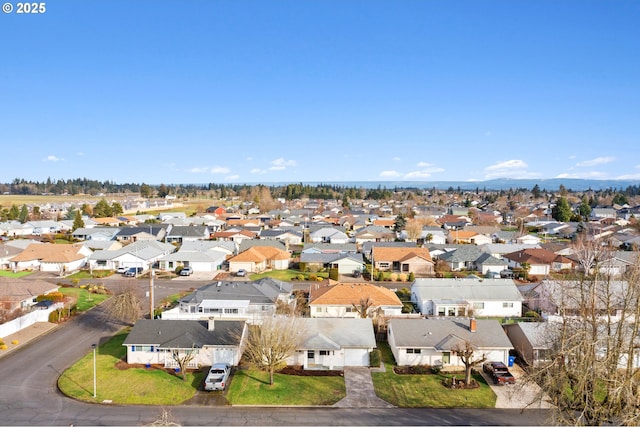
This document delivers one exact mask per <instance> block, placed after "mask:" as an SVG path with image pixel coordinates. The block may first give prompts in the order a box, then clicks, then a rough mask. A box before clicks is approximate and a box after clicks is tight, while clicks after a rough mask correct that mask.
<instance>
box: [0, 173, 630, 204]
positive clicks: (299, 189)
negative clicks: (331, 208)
mask: <svg viewBox="0 0 640 427" xmlns="http://www.w3.org/2000/svg"><path fill="white" fill-rule="evenodd" d="M265 189H266V190H268V191H269V194H270V195H271V197H273V198H283V199H285V200H294V199H300V198H305V197H306V198H310V199H321V200H327V199H342V200H343V201H346V200H353V199H372V200H389V199H392V198H394V197H397V195H398V194H403V195H404V196H405V198H411V197H412V196H413V195H415V194H431V195H440V194H458V195H460V196H462V195H464V194H473V193H475V194H476V195H480V194H482V195H485V197H487V201H488V202H489V203H491V202H493V201H495V199H497V198H498V197H505V196H506V197H507V198H510V197H511V196H513V195H516V194H523V193H530V194H531V195H532V197H533V198H534V199H540V198H543V197H547V198H551V197H554V196H555V195H556V194H558V193H559V194H560V195H561V196H563V197H566V196H567V195H569V194H574V195H576V194H588V195H590V198H591V200H600V199H608V198H610V197H612V196H613V197H614V200H617V201H614V202H613V203H620V202H621V203H620V204H624V203H626V202H627V201H628V200H629V198H631V197H635V196H639V195H640V185H629V186H627V187H626V188H624V189H622V188H620V189H616V188H607V189H603V190H591V189H589V190H586V191H573V190H571V189H570V188H565V187H564V186H563V185H560V188H559V189H558V190H548V189H545V188H540V186H539V185H538V184H536V185H534V186H533V188H531V189H528V188H524V187H516V188H509V189H508V190H506V189H500V190H496V189H487V188H486V187H483V188H480V187H479V186H478V187H476V189H475V191H474V190H463V189H461V188H460V187H459V186H458V187H456V188H454V187H452V186H449V187H448V188H446V189H445V188H437V187H435V186H434V187H431V188H417V187H411V186H407V187H401V186H397V185H396V186H394V187H392V188H387V187H386V186H383V185H380V184H379V185H378V186H377V187H373V188H365V187H362V186H360V187H357V186H348V185H337V184H322V183H320V184H305V183H302V182H300V183H290V184H277V185H276V184H274V185H265V184H253V185H252V184H223V183H209V184H169V185H167V184H160V185H151V184H145V183H123V184H119V183H116V182H114V181H98V180H91V179H87V178H75V179H69V180H64V179H59V180H56V181H53V180H51V178H48V179H47V180H46V181H43V182H40V181H32V180H25V179H19V178H16V179H14V180H13V182H11V183H2V184H0V193H2V194H15V195H42V194H45V195H82V194H87V195H91V196H97V195H104V194H123V195H124V194H130V193H132V194H140V195H141V196H142V197H147V198H151V197H158V198H164V197H166V196H168V195H174V196H176V197H198V196H204V197H209V198H219V199H226V198H229V197H241V198H244V199H247V200H251V199H255V198H256V197H257V196H256V195H257V194H260V193H264V191H265ZM487 195H488V196H487ZM590 205H591V206H592V207H593V206H595V205H597V203H595V204H594V203H593V202H592V203H590Z"/></svg>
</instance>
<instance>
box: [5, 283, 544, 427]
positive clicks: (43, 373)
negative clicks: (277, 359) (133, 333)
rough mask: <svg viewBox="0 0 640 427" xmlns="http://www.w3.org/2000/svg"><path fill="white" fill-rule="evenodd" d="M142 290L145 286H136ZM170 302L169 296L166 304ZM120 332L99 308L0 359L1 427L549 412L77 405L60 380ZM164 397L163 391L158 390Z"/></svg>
mask: <svg viewBox="0 0 640 427" xmlns="http://www.w3.org/2000/svg"><path fill="white" fill-rule="evenodd" d="M170 282H172V283H170V284H165V283H163V282H161V283H158V290H159V292H158V293H157V297H158V298H161V295H163V294H165V293H166V295H169V294H171V293H175V291H176V289H177V288H185V289H189V288H191V287H197V286H199V285H198V284H197V283H196V284H194V283H192V282H190V281H175V282H174V281H170ZM138 285H141V284H140V283H138ZM166 295H165V296H166ZM121 327H122V325H119V324H115V323H113V322H112V321H111V320H110V319H109V318H108V317H107V316H105V315H104V309H103V308H102V307H97V308H95V309H93V310H91V311H89V312H87V313H85V314H83V315H81V316H78V317H76V318H74V319H73V320H71V321H69V322H67V323H66V324H63V325H61V326H60V327H58V328H56V329H55V330H53V331H52V332H50V333H48V334H46V335H43V336H41V337H39V338H37V339H35V340H33V341H31V342H29V343H27V344H25V345H24V346H22V347H21V348H19V349H16V350H15V351H12V352H11V353H9V354H7V355H6V356H4V357H2V358H1V359H0V424H1V425H32V426H34V425H61V426H69V425H76V426H79V425H145V424H149V423H151V422H153V421H155V420H157V419H158V418H160V416H161V415H162V413H163V411H167V413H168V414H169V416H170V417H171V419H173V420H174V421H175V422H177V423H180V424H181V425H194V426H196V425H229V426H232V425H233V426H236V425H266V426H275V425H279V426H280V425H333V426H336V425H389V426H391V425H542V424H546V423H547V421H546V416H547V414H548V412H547V411H546V410H526V411H521V410H518V409H432V408H429V409H426V408H380V409H379V408H334V407H328V408H327V407H313V408H300V407H268V408H265V407H231V406H226V407H219V406H216V407H209V406H174V407H164V408H160V407H155V406H117V405H111V404H91V403H84V402H79V401H75V400H73V399H69V398H67V397H65V396H64V395H62V394H61V393H60V392H59V391H58V389H57V387H56V382H57V379H58V377H59V376H60V375H62V373H63V372H64V370H65V369H67V368H68V367H69V366H71V365H72V364H73V363H74V362H75V361H76V360H78V359H79V358H80V357H82V356H83V355H85V354H86V353H88V352H90V351H91V344H93V343H99V342H103V341H105V340H107V339H109V338H110V337H111V336H112V335H113V333H115V332H116V331H117V330H119V329H120V328H121ZM158 392H159V393H161V392H162V391H161V390H158Z"/></svg>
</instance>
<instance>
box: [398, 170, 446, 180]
mask: <svg viewBox="0 0 640 427" xmlns="http://www.w3.org/2000/svg"><path fill="white" fill-rule="evenodd" d="M438 172H444V169H443V168H427V169H422V170H419V171H413V172H409V173H406V174H405V175H404V179H416V178H430V177H431V176H432V175H433V174H434V173H438Z"/></svg>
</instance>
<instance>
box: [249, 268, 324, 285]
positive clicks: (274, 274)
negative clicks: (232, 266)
mask: <svg viewBox="0 0 640 427" xmlns="http://www.w3.org/2000/svg"><path fill="white" fill-rule="evenodd" d="M312 274H313V275H315V276H316V277H321V278H324V279H326V278H328V277H329V273H326V272H325V273H303V272H301V271H298V270H273V271H268V272H266V273H260V274H252V275H250V276H249V278H250V279H251V280H259V279H262V278H263V277H271V278H273V279H277V280H282V281H283V282H291V281H293V280H298V279H297V278H296V277H297V276H298V275H302V276H304V280H309V276H310V275H312Z"/></svg>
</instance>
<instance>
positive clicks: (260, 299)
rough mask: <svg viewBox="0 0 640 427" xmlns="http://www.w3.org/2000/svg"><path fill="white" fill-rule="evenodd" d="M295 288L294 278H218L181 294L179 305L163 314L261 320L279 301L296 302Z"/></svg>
mask: <svg viewBox="0 0 640 427" xmlns="http://www.w3.org/2000/svg"><path fill="white" fill-rule="evenodd" d="M291 289H292V285H291V283H290V282H282V281H280V280H275V279H271V278H264V279H261V280H258V281H255V282H253V281H249V282H237V281H225V282H222V281H220V282H214V283H212V284H209V285H205V286H202V287H201V288H199V289H197V290H196V291H195V292H193V293H191V294H189V295H186V296H185V297H183V298H181V299H180V300H179V301H178V302H179V304H178V306H177V307H175V308H173V309H171V310H167V311H164V312H162V314H161V317H162V319H173V320H203V319H210V318H213V319H231V320H243V321H247V322H249V323H251V324H256V323H258V324H259V323H261V322H262V320H263V319H264V318H265V317H266V316H272V315H273V314H274V313H275V311H276V305H277V303H278V301H281V302H282V303H286V304H289V303H291V304H293V303H294V302H295V299H292V298H290V295H291Z"/></svg>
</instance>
